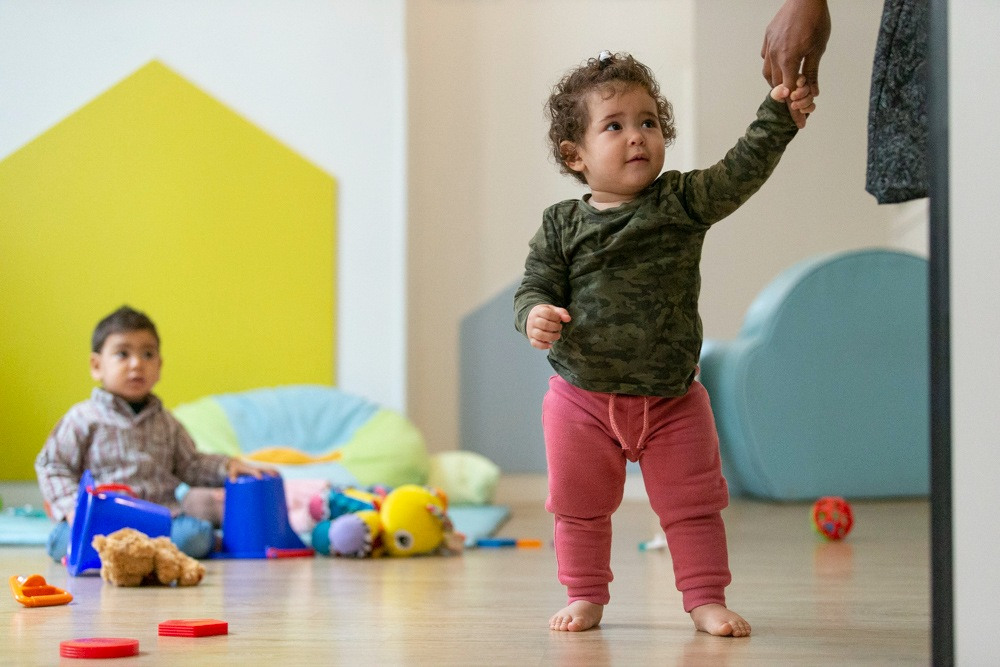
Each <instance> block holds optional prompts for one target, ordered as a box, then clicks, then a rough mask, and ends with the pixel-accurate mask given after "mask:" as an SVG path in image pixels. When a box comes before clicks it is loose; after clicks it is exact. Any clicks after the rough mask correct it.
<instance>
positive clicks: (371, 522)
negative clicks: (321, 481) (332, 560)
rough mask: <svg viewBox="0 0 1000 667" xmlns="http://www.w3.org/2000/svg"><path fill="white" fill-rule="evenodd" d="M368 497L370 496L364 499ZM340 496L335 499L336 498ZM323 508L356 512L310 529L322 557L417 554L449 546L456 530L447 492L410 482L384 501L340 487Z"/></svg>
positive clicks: (370, 493)
mask: <svg viewBox="0 0 1000 667" xmlns="http://www.w3.org/2000/svg"><path fill="white" fill-rule="evenodd" d="M365 494H367V495H365ZM334 496H337V497H334ZM316 505H318V506H319V505H325V507H326V508H328V510H329V511H330V512H331V514H332V513H333V512H334V511H336V510H335V508H340V509H342V508H345V507H354V508H355V509H353V510H351V511H348V512H344V513H341V514H339V515H337V516H331V517H330V518H324V519H323V520H321V521H320V522H319V523H317V524H316V527H315V528H314V529H313V531H312V546H313V549H315V550H316V551H318V552H319V553H322V554H328V555H334V556H348V557H353V558H370V557H377V556H382V555H389V556H415V555H419V554H428V553H432V552H434V551H437V550H439V549H441V548H442V547H444V548H446V549H447V548H450V547H451V546H452V545H453V544H454V543H455V541H454V540H452V539H451V536H452V534H453V529H452V525H451V521H450V520H449V519H448V515H447V509H448V501H447V498H446V497H445V495H444V493H442V492H441V491H439V490H437V489H431V488H427V487H423V486H417V485H416V484H406V485H403V486H400V487H399V488H397V489H394V490H393V491H390V492H388V493H386V494H385V496H384V497H381V496H380V495H379V494H378V493H377V492H370V491H369V492H365V491H359V490H358V489H341V490H339V491H335V492H333V493H331V496H330V498H329V499H328V500H327V502H326V503H322V502H317V503H316Z"/></svg>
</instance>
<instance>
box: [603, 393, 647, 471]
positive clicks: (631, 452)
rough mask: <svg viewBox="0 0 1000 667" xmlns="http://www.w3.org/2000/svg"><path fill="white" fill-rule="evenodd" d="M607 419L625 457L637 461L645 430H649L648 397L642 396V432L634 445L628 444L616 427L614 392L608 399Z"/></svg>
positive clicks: (643, 441)
mask: <svg viewBox="0 0 1000 667" xmlns="http://www.w3.org/2000/svg"><path fill="white" fill-rule="evenodd" d="M608 421H609V422H611V430H612V431H614V432H615V437H616V438H618V442H620V443H621V446H622V452H623V453H624V454H625V458H627V459H628V460H629V461H633V462H635V461H638V460H639V454H641V453H642V448H643V446H644V445H645V440H646V431H648V430H649V397H648V396H643V397H642V433H640V434H639V439H638V440H636V441H635V447H631V446H629V444H628V441H627V440H626V439H625V437H624V436H623V435H622V433H621V431H620V430H619V429H618V422H617V421H615V394H611V399H610V400H609V401H608Z"/></svg>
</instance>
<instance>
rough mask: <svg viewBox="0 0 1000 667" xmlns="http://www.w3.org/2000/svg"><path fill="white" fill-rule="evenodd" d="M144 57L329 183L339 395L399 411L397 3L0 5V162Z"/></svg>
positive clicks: (400, 78)
mask: <svg viewBox="0 0 1000 667" xmlns="http://www.w3.org/2000/svg"><path fill="white" fill-rule="evenodd" d="M153 58H157V59H159V60H161V61H163V62H164V63H165V64H167V65H168V66H169V67H170V68H172V69H174V70H175V71H177V72H178V73H180V74H181V75H182V76H184V77H185V78H187V79H188V80H190V81H191V82H193V83H194V84H196V85H198V86H199V87H201V88H202V89H204V90H205V91H206V92H208V93H209V94H210V95H212V96H213V97H215V98H216V99H218V100H219V101H221V102H223V103H224V104H226V105H228V106H230V107H231V108H232V109H234V110H235V111H236V112H238V113H240V114H242V115H244V116H245V117H247V118H248V119H249V120H250V121H251V122H253V123H254V124H256V125H257V126H259V127H261V128H262V129H263V130H265V131H266V132H268V133H269V134H271V135H272V136H274V137H276V138H277V139H279V140H281V141H283V142H284V143H286V144H287V145H289V146H290V147H291V148H293V149H294V150H296V151H297V152H299V153H300V154H301V155H303V156H304V157H306V158H308V159H309V160H311V161H313V162H314V163H315V164H317V165H319V166H320V167H322V168H323V169H324V170H326V171H327V172H329V173H330V174H332V175H333V176H334V177H336V178H337V180H338V185H339V191H338V198H339V211H338V221H339V239H338V244H339V258H338V263H339V270H340V275H339V292H338V297H337V298H338V314H337V318H338V323H339V331H338V351H337V358H338V375H339V377H338V384H339V385H340V386H341V387H342V388H343V389H345V390H347V391H350V392H353V393H356V394H359V395H362V396H365V397H367V398H370V399H372V400H375V401H378V402H380V403H383V404H385V405H388V406H390V407H395V408H398V409H403V408H404V407H405V404H406V386H405V374H406V368H405V358H404V357H405V340H406V323H405V305H406V290H405V283H406V278H405V275H406V253H405V248H406V162H405V154H406V115H407V109H406V96H405V90H406V78H405V77H406V72H405V40H404V0H379V1H378V2H353V1H352V0H298V1H296V2H295V3H294V4H293V3H287V2H281V1H278V0H212V1H211V2H204V1H202V0H171V1H170V2H156V1H154V0H145V1H143V0H0V91H3V92H2V94H0V119H2V121H0V159H2V158H3V157H5V156H7V155H9V154H10V153H11V152H12V151H14V150H16V149H17V148H19V147H20V146H22V145H24V144H25V143H27V142H29V141H31V140H32V139H33V138H34V137H36V136H38V135H39V134H41V133H43V132H44V131H45V130H46V129H48V128H49V127H51V126H52V125H53V124H55V123H57V122H58V121H60V120H61V119H62V118H64V117H65V116H66V115H68V114H70V113H72V112H73V111H74V110H76V109H77V108H79V107H80V106H82V105H84V104H86V103H87V102H88V101H90V100H91V99H93V98H94V97H95V96H96V95H98V94H100V93H101V92H103V91H104V90H106V89H107V88H109V87H110V86H112V85H113V84H115V83H117V82H118V81H120V80H121V79H123V78H125V77H126V76H128V75H129V74H131V73H132V72H134V71H135V70H136V69H138V68H139V67H140V66H142V65H143V64H145V63H146V62H148V61H149V60H151V59H153ZM15 222H16V221H2V223H3V224H14V223H15Z"/></svg>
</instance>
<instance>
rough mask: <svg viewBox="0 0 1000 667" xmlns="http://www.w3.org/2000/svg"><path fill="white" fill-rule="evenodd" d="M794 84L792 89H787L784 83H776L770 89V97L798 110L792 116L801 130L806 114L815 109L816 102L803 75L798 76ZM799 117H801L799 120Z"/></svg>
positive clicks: (804, 123)
mask: <svg viewBox="0 0 1000 667" xmlns="http://www.w3.org/2000/svg"><path fill="white" fill-rule="evenodd" d="M795 84H796V86H797V87H796V88H795V90H794V91H789V90H788V86H786V85H784V84H778V85H777V86H775V87H774V88H773V89H771V98H772V99H774V100H777V101H778V102H787V103H788V108H789V109H791V110H792V111H797V112H799V114H794V113H793V114H792V116H793V117H794V118H796V121H795V124H796V125H798V127H799V129H800V130H801V129H802V128H803V127H805V126H806V116H808V115H809V114H811V113H812V112H814V111H816V102H815V96H814V95H813V92H812V88H810V87H809V86H807V85H806V78H805V77H804V76H800V77H799V80H798V81H796V82H795ZM800 114H801V115H800ZM799 118H801V119H802V120H801V122H800V121H799V120H798V119H799Z"/></svg>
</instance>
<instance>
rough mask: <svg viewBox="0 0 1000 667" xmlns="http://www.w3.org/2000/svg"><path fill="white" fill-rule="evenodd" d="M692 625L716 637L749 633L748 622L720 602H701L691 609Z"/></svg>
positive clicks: (740, 635)
mask: <svg viewBox="0 0 1000 667" xmlns="http://www.w3.org/2000/svg"><path fill="white" fill-rule="evenodd" d="M691 620H692V621H694V627H696V628H698V629H699V630H701V631H702V632H707V633H708V634H710V635H716V636H717V637H729V636H732V637H746V636H747V635H749V634H750V624H749V623H747V622H746V620H744V619H743V617H742V616H740V615H739V614H737V613H736V612H735V611H730V610H729V609H726V608H725V607H723V606H722V605H721V604H703V605H701V606H700V607H695V608H694V609H692V610H691Z"/></svg>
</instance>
